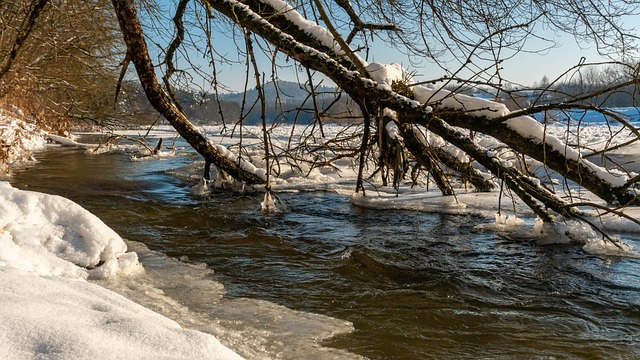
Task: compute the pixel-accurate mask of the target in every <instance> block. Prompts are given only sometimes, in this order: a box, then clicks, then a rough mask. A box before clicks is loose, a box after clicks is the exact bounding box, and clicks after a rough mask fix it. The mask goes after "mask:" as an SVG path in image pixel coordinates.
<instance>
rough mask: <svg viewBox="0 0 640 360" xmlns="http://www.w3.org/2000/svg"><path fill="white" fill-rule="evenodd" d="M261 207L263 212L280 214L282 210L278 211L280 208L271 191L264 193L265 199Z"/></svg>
mask: <svg viewBox="0 0 640 360" xmlns="http://www.w3.org/2000/svg"><path fill="white" fill-rule="evenodd" d="M260 205H261V208H262V211H263V212H267V213H274V212H280V209H278V206H277V204H276V196H275V195H274V194H273V193H272V192H271V191H267V192H265V193H264V199H263V200H262V202H261V203H260Z"/></svg>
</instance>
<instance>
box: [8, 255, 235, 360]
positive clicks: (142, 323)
mask: <svg viewBox="0 0 640 360" xmlns="http://www.w3.org/2000/svg"><path fill="white" fill-rule="evenodd" d="M0 289H1V290H0V294H1V295H0V318H1V319H2V321H1V322H0V339H2V341H1V342H0V358H2V359H13V360H19V359H240V356H238V355H236V354H235V353H233V352H232V351H231V350H229V349H228V348H226V347H224V346H222V345H221V344H220V342H219V341H218V340H217V339H216V338H215V337H213V336H211V335H208V334H205V333H202V332H199V331H194V330H185V329H183V328H181V327H180V326H179V325H178V324H177V323H176V322H174V321H172V320H169V319H168V318H166V317H164V316H161V315H159V314H157V313H154V312H153V311H151V310H149V309H146V308H144V307H142V306H140V305H138V304H136V303H134V302H132V301H129V300H127V299H125V298H124V297H122V296H120V295H118V294H116V293H113V292H111V291H109V290H106V289H104V288H102V287H100V286H98V285H95V284H91V283H89V282H86V281H78V280H74V279H68V278H60V277H54V278H51V277H41V276H34V275H33V274H32V273H28V272H24V271H21V270H18V269H15V268H11V267H6V266H4V267H0Z"/></svg>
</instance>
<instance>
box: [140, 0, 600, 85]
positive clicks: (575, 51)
mask: <svg viewBox="0 0 640 360" xmlns="http://www.w3.org/2000/svg"><path fill="white" fill-rule="evenodd" d="M169 3H170V2H165V4H169ZM168 6H169V7H170V5H168ZM170 13H172V10H171V9H169V11H168V14H170ZM167 25H168V26H170V24H167ZM544 35H545V36H547V37H548V38H552V37H555V38H556V39H555V40H556V41H557V42H558V43H559V46H558V47H557V48H552V49H550V50H548V51H546V52H544V53H543V54H538V53H520V54H518V55H516V56H515V57H513V58H511V59H509V60H506V61H505V62H504V63H503V64H502V68H503V70H502V71H501V73H502V76H503V78H505V79H507V80H509V81H511V82H514V83H516V84H523V85H532V84H534V83H536V82H539V81H540V80H541V79H542V77H543V76H547V77H548V78H549V79H555V78H556V77H557V76H560V75H561V74H562V73H563V72H564V71H566V70H567V69H568V68H570V67H572V66H574V65H576V64H577V63H578V62H579V61H580V58H581V57H583V56H584V57H585V58H586V60H587V62H599V61H603V59H602V58H601V57H600V56H599V55H598V54H597V51H595V49H594V48H593V46H591V47H589V46H588V44H581V46H578V45H577V44H576V41H575V39H574V38H573V37H571V36H564V37H562V38H559V39H558V38H557V36H554V35H553V34H551V33H549V34H546V33H545V34H544ZM213 41H214V43H215V44H216V49H217V51H218V52H219V53H220V54H226V56H227V57H228V58H229V59H230V60H236V61H237V60H238V56H237V49H236V44H234V42H233V41H232V40H231V39H230V38H229V34H226V33H217V34H215V35H214V39H213ZM530 45H531V46H532V47H533V46H536V45H538V46H540V47H544V46H545V45H540V44H535V43H531V44H530ZM240 46H243V44H240ZM256 48H257V46H256ZM151 49H152V50H153V48H152V47H151ZM256 52H259V51H258V50H257V49H256ZM189 56H190V58H191V60H194V59H195V60H196V62H198V63H200V64H201V66H203V67H204V66H206V63H207V61H206V60H205V59H203V58H202V56H201V55H200V56H198V55H197V54H194V53H190V55H189ZM258 61H259V64H260V66H261V71H262V72H264V75H265V76H266V77H267V79H266V80H267V81H268V80H269V79H270V77H271V64H270V61H269V59H268V58H266V57H261V58H259V59H258ZM369 61H370V62H373V61H376V62H381V63H393V62H395V63H400V64H402V65H404V66H405V67H407V68H408V69H409V70H410V71H412V72H414V73H415V74H416V76H415V80H416V81H423V80H429V79H436V78H439V77H442V76H444V75H445V73H444V72H443V70H442V69H440V68H439V67H438V66H435V65H433V64H430V63H429V62H427V61H423V62H422V64H421V65H419V66H418V67H415V66H411V65H410V62H409V59H407V58H406V57H405V56H404V55H402V54H400V53H399V52H398V51H397V50H395V49H390V48H387V47H385V46H384V45H383V44H382V42H380V41H378V42H374V46H373V47H372V49H371V52H370V59H369ZM281 63H282V64H283V65H285V66H286V68H284V69H280V70H279V72H278V76H279V78H280V79H283V80H287V81H297V77H296V72H295V67H294V66H293V64H294V63H293V61H291V60H290V61H288V62H285V61H284V59H283V61H281ZM178 64H180V60H178ZM453 66H456V65H455V64H453ZM217 68H218V71H219V72H218V79H219V80H220V82H222V83H224V84H225V85H226V86H227V87H228V89H229V90H231V91H241V90H242V89H243V87H244V82H245V76H244V73H245V65H244V64H243V63H239V64H235V65H233V66H230V65H228V64H227V65H225V64H219V65H218V66H217ZM209 72H211V71H210V70H209ZM298 75H300V76H302V81H304V80H305V77H306V75H305V74H298ZM319 79H322V77H319ZM315 81H316V83H317V82H318V81H319V80H315ZM323 81H325V84H326V85H332V84H331V83H330V82H329V81H328V80H326V79H324V80H323ZM195 82H196V85H197V86H202V87H203V88H205V89H206V90H209V86H208V84H207V83H206V82H205V81H203V80H202V79H201V78H199V79H196V81H195ZM249 84H250V87H251V86H252V85H254V84H255V79H254V78H251V79H250V80H249Z"/></svg>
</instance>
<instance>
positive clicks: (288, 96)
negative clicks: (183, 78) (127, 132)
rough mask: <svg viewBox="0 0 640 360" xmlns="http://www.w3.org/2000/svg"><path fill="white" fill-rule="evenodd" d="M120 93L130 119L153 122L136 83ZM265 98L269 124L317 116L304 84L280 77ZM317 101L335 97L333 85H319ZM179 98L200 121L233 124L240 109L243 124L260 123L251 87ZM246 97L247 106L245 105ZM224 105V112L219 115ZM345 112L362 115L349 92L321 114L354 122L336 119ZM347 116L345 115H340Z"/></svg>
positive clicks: (324, 102)
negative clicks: (237, 90)
mask: <svg viewBox="0 0 640 360" xmlns="http://www.w3.org/2000/svg"><path fill="white" fill-rule="evenodd" d="M124 88H125V90H123V94H122V95H121V96H120V99H119V100H120V101H119V107H120V108H121V109H123V111H125V109H128V111H129V112H130V113H132V114H135V115H134V118H135V120H133V119H131V118H130V117H129V118H128V121H133V122H135V123H138V122H144V123H146V122H153V121H155V120H156V119H157V117H158V116H159V114H158V113H157V112H156V111H155V110H154V109H153V107H152V106H151V105H150V104H149V102H148V100H147V99H146V97H145V95H144V92H143V91H142V89H141V88H140V86H139V85H138V84H137V83H133V82H129V83H127V84H126V86H125V87H124ZM264 91H265V98H266V120H267V122H268V123H274V122H284V123H293V122H296V123H298V124H309V123H312V122H313V121H314V119H315V113H314V111H313V99H312V97H311V95H309V92H308V91H307V89H305V87H304V85H301V84H298V83H295V82H290V81H282V80H279V81H277V82H276V83H274V82H269V83H267V84H265V86H264ZM315 95H316V102H317V104H318V107H319V108H320V109H324V108H326V107H327V106H328V105H329V104H330V103H331V102H333V101H335V99H336V96H337V94H336V89H335V88H334V87H327V86H320V87H318V88H316V92H315ZM176 97H177V98H178V100H179V101H180V103H181V104H182V106H183V108H184V109H185V112H186V114H187V117H188V118H189V119H190V120H191V121H193V122H194V123H197V124H203V125H204V124H206V125H216V124H221V123H222V122H223V117H224V122H225V123H227V124H233V123H236V122H238V121H239V120H240V117H241V110H243V111H242V113H243V114H244V117H243V124H245V125H255V124H259V123H260V122H261V117H260V104H259V103H258V90H256V89H255V88H252V89H250V90H247V92H246V93H226V94H220V95H219V98H218V99H217V100H216V98H215V95H214V94H210V93H198V92H195V91H176ZM243 100H244V109H242V104H243ZM220 108H222V115H221V114H220ZM343 114H355V115H356V116H357V114H359V112H358V110H357V107H356V106H355V104H353V103H351V101H350V100H349V99H348V97H347V96H346V95H344V94H343V95H342V96H341V98H340V99H339V100H338V101H337V102H336V103H335V104H334V105H333V106H332V107H331V109H330V114H321V118H322V121H323V122H345V121H351V120H350V119H352V117H347V120H344V119H342V120H341V119H340V118H336V117H337V116H341V115H343ZM341 117H344V116H341Z"/></svg>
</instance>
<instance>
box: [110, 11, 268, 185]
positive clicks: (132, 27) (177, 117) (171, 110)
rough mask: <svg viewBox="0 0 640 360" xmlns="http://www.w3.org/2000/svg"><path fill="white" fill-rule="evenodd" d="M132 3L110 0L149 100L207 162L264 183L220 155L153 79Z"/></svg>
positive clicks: (241, 177) (240, 177) (249, 181)
mask: <svg viewBox="0 0 640 360" xmlns="http://www.w3.org/2000/svg"><path fill="white" fill-rule="evenodd" d="M135 4H136V3H135V2H134V1H131V0H113V5H114V8H115V10H116V14H117V16H118V22H119V23H120V29H121V31H122V34H123V36H124V40H125V43H126V45H127V48H128V53H129V56H130V58H131V61H132V62H133V64H134V65H135V68H136V71H137V73H138V78H139V79H140V83H141V84H142V87H143V89H144V92H145V94H146V95H147V98H148V99H149V102H150V103H151V104H152V105H153V107H154V108H155V109H156V110H157V111H158V112H159V113H160V114H162V115H163V116H164V117H165V118H166V119H167V121H169V123H171V125H172V126H173V127H174V128H175V129H176V130H177V131H178V133H179V134H180V136H182V137H183V138H184V139H185V140H186V141H187V142H188V143H189V145H191V146H192V147H193V148H194V149H195V150H196V151H197V152H198V153H199V154H200V155H202V156H203V157H204V159H205V162H206V163H207V164H209V163H211V164H213V165H215V166H216V167H217V168H218V169H220V170H223V171H224V172H226V173H228V174H229V175H231V176H232V177H233V178H234V179H236V180H239V181H242V182H245V183H247V184H264V183H265V179H264V178H263V177H261V176H259V175H258V174H255V173H252V172H250V171H247V170H246V168H245V167H242V166H239V165H238V164H236V163H235V162H234V161H232V160H231V159H230V158H229V157H227V156H224V154H222V153H221V152H220V149H219V148H218V147H216V145H215V144H213V143H212V142H210V141H208V140H207V138H206V137H205V135H204V134H203V133H202V132H201V131H200V130H198V128H196V127H195V126H194V125H193V124H192V123H191V122H190V121H189V119H187V117H186V116H185V115H184V114H183V113H182V112H181V111H180V110H179V109H178V108H177V107H176V105H175V104H174V103H173V101H172V100H171V98H170V97H169V95H167V93H166V92H165V91H164V89H163V88H162V86H161V85H160V83H159V82H158V81H157V79H156V74H155V69H154V67H153V64H152V63H151V58H150V57H149V52H148V49H147V44H146V42H145V40H144V36H143V33H142V27H141V25H140V21H139V20H138V16H137V11H136V8H135Z"/></svg>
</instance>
